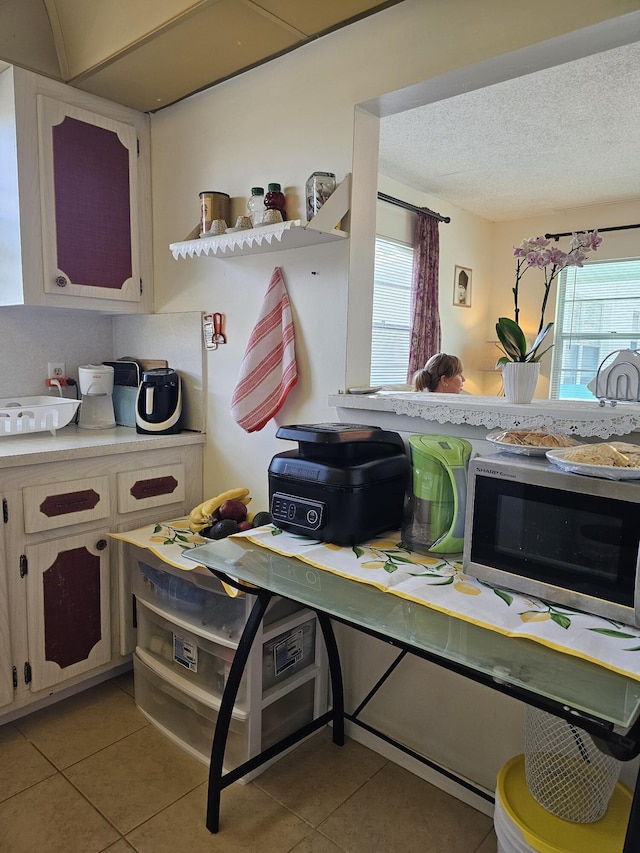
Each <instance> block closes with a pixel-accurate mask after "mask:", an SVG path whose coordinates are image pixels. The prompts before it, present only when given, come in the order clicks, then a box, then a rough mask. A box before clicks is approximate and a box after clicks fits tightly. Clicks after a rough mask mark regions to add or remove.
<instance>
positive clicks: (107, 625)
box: [0, 436, 202, 725]
mask: <svg viewBox="0 0 640 853" xmlns="http://www.w3.org/2000/svg"><path fill="white" fill-rule="evenodd" d="M175 441H176V443H175V445H174V444H170V445H169V446H163V447H160V448H159V449H154V448H153V444H152V443H146V442H145V443H144V444H143V447H144V449H140V447H136V452H133V451H132V452H126V447H127V446H128V445H125V450H123V451H122V452H116V453H113V452H112V453H110V454H109V453H105V454H100V455H99V456H96V457H92V458H86V457H85V458H78V459H73V458H71V459H69V458H67V457H68V453H64V454H61V457H62V459H61V461H57V459H56V458H55V455H54V456H53V458H52V459H49V460H48V461H47V462H46V463H43V464H31V465H14V466H12V467H7V468H5V469H3V470H0V482H2V487H3V491H2V509H3V513H2V520H3V524H2V525H1V526H0V725H1V724H2V723H3V722H8V721H9V720H11V719H13V718H16V717H18V716H21V715H23V714H25V713H28V712H29V711H30V710H35V709H36V708H38V707H40V706H42V705H45V704H50V703H51V702H52V701H56V699H58V698H64V697H65V696H68V695H70V694H71V693H74V692H78V691H79V690H81V689H83V688H84V687H85V686H88V685H89V684H91V683H96V682H97V681H99V680H104V679H106V678H108V677H109V676H110V675H113V674H117V673H118V672H122V671H124V670H125V669H126V667H127V666H130V664H131V653H132V651H133V648H134V645H135V633H134V630H133V610H132V598H131V591H130V588H127V587H126V585H125V586H124V588H123V586H122V580H123V575H124V573H123V571H122V562H121V555H122V552H121V549H120V547H119V545H120V543H119V542H117V540H115V539H113V538H111V537H110V536H109V534H110V532H112V531H118V530H127V529H132V528H137V527H139V526H140V525H141V524H147V523H151V522H152V521H154V520H158V519H161V518H168V517H178V516H182V515H184V514H185V512H188V511H189V509H191V507H193V506H195V505H196V504H197V503H199V502H200V501H201V500H202V446H201V444H200V443H193V441H192V440H191V438H189V437H185V438H184V439H182V438H181V437H178V436H176V438H175ZM181 441H183V442H184V443H183V444H179V443H178V442H181Z"/></svg>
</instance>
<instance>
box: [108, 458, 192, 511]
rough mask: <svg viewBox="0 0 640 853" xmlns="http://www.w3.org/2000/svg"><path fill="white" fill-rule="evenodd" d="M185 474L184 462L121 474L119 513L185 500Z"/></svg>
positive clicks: (119, 475) (119, 482)
mask: <svg viewBox="0 0 640 853" xmlns="http://www.w3.org/2000/svg"><path fill="white" fill-rule="evenodd" d="M184 485H185V473H184V465H183V464H182V463H181V462H178V463H175V464H173V465H164V466H162V467H159V468H144V469H143V470H139V469H138V470H137V471H125V472H123V473H122V474H118V512H119V513H127V512H135V511H136V510H139V509H152V508H153V507H156V506H168V505H169V504H175V503H182V502H183V501H184V496H185V488H184Z"/></svg>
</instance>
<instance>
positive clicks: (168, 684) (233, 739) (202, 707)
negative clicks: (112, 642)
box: [133, 654, 248, 770]
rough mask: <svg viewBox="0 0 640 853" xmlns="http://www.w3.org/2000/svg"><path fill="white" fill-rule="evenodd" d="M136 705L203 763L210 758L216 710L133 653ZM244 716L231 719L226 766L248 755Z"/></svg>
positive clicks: (228, 768)
mask: <svg viewBox="0 0 640 853" xmlns="http://www.w3.org/2000/svg"><path fill="white" fill-rule="evenodd" d="M133 675H134V686H135V698H136V705H137V706H138V707H139V708H140V710H141V711H143V712H144V714H146V716H147V717H149V719H150V720H151V721H152V722H153V723H155V724H156V725H157V726H158V727H159V728H160V729H161V730H162V731H163V732H164V734H166V735H167V737H169V738H170V739H171V740H173V741H175V742H176V743H177V744H178V745H179V746H181V747H183V748H184V749H186V750H187V751H188V752H189V753H190V754H191V755H193V756H194V757H195V758H198V759H199V760H200V761H202V762H204V763H205V764H209V763H210V760H211V744H212V742H213V733H214V730H215V725H216V721H217V719H218V711H217V709H216V708H213V707H211V706H210V705H208V704H206V702H204V701H200V700H198V699H197V698H195V697H194V696H193V695H191V694H189V693H186V692H184V691H183V690H181V689H180V684H179V683H178V681H177V679H171V680H168V679H166V678H163V677H161V676H160V675H159V674H158V673H157V672H155V671H154V670H153V669H152V667H151V666H148V665H147V664H146V663H145V662H144V661H143V660H141V658H140V657H139V656H138V654H134V656H133ZM247 725H248V723H247V720H246V718H245V719H237V718H236V717H235V716H234V717H232V719H231V727H230V729H229V735H228V737H227V747H226V750H225V755H224V767H225V770H230V769H232V768H233V767H237V766H238V765H239V764H241V763H242V762H243V761H246V759H247V758H248V752H247V740H248V738H247Z"/></svg>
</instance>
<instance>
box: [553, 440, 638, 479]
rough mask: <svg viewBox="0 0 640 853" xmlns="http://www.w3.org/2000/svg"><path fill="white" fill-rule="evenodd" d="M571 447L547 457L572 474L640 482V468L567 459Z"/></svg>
mask: <svg viewBox="0 0 640 853" xmlns="http://www.w3.org/2000/svg"><path fill="white" fill-rule="evenodd" d="M568 450H571V448H570V447H559V448H557V449H555V450H548V451H547V452H546V454H545V455H546V457H547V459H549V460H550V461H551V462H553V463H554V464H555V465H557V466H558V467H559V468H562V470H563V471H569V473H571V474H583V475H584V476H586V477H600V478H602V479H605V480H640V468H618V467H617V466H615V465H589V464H588V463H587V462H575V461H572V460H571V459H565V458H564V455H565V453H566V452H567V451H568Z"/></svg>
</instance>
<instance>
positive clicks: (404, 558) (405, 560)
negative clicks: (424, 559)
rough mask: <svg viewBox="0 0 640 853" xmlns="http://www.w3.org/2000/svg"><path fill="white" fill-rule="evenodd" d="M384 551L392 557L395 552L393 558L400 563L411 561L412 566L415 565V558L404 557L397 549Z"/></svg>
mask: <svg viewBox="0 0 640 853" xmlns="http://www.w3.org/2000/svg"><path fill="white" fill-rule="evenodd" d="M383 553H384V554H386V555H387V557H391V555H392V554H393V559H394V560H395V561H396V562H398V563H410V564H411V565H412V566H415V563H414V562H413V560H410V559H408V558H407V557H402V556H400V554H396V553H395V551H384V552H383Z"/></svg>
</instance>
